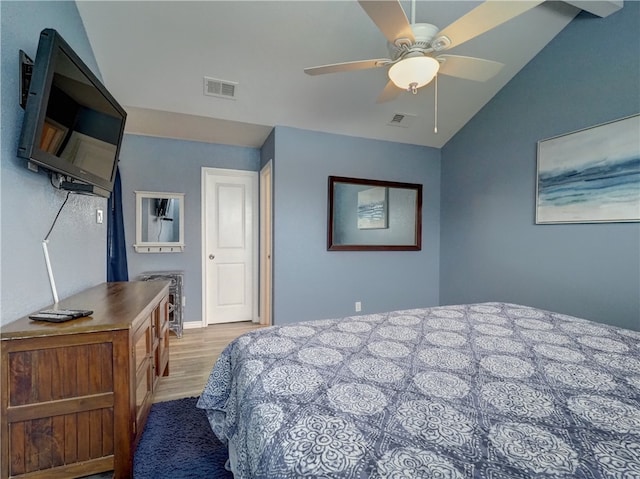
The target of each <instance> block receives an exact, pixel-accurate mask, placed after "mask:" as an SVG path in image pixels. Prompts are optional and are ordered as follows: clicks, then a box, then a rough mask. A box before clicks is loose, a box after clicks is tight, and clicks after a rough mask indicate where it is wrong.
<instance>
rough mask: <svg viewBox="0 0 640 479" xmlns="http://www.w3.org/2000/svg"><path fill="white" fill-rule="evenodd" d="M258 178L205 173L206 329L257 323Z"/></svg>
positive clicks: (233, 172) (235, 172)
mask: <svg viewBox="0 0 640 479" xmlns="http://www.w3.org/2000/svg"><path fill="white" fill-rule="evenodd" d="M257 185H258V173H257V172H255V171H239V170H224V169H219V168H203V169H202V187H203V191H202V201H203V205H202V215H203V217H202V220H203V228H202V231H203V234H204V238H203V242H202V243H203V265H204V266H203V282H202V284H203V294H202V298H203V323H204V325H207V324H215V323H228V322H232V321H255V320H257V301H256V297H257V291H258V289H257V287H258V280H257V278H258V276H257V245H258V238H257V233H258V226H257V223H258V195H257Z"/></svg>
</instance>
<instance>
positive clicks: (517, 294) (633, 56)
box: [440, 1, 640, 329]
mask: <svg viewBox="0 0 640 479" xmlns="http://www.w3.org/2000/svg"><path fill="white" fill-rule="evenodd" d="M639 31H640V3H638V2H628V1H627V2H625V4H624V8H623V9H622V10H621V11H619V12H617V13H615V14H613V15H611V16H610V17H607V18H604V19H600V18H596V17H592V16H590V15H587V14H580V15H579V16H578V17H576V19H575V20H574V21H573V22H571V23H570V24H569V25H568V26H567V27H566V28H565V29H564V30H563V31H562V32H560V34H559V35H558V36H557V37H556V38H555V39H554V40H553V41H552V42H551V43H550V44H549V45H548V46H547V47H546V48H545V49H544V50H543V51H542V52H541V53H540V54H539V55H537V56H536V57H535V58H534V59H533V60H532V61H531V62H530V63H529V64H528V65H527V66H526V67H525V68H524V69H523V70H522V71H521V72H520V73H519V74H518V75H517V76H516V77H515V78H514V79H513V80H512V81H511V82H509V83H508V84H507V85H506V86H505V87H504V88H503V89H502V90H501V91H500V92H499V93H498V95H497V96H496V97H495V98H494V99H493V100H492V101H491V102H490V103H489V104H488V105H487V106H486V107H485V108H484V109H483V110H482V111H481V112H480V113H478V114H477V115H476V116H475V117H474V118H473V119H472V120H471V121H470V122H469V123H468V124H467V125H466V126H465V127H464V129H463V130H462V131H460V132H459V133H458V134H457V135H456V136H455V137H454V138H453V139H452V140H451V141H449V142H448V143H447V145H446V146H445V147H444V148H443V149H442V212H441V233H442V237H441V243H442V249H441V263H440V271H441V275H440V300H441V303H442V304H451V303H465V302H474V301H490V300H500V301H511V302H517V303H522V304H527V305H531V306H536V307H541V308H546V309H551V310H555V311H560V312H564V313H568V314H573V315H577V316H581V317H585V318H588V319H593V320H596V321H600V322H605V323H610V324H615V325H620V326H625V327H629V328H632V329H640V224H638V223H630V224H566V225H535V224H534V213H535V181H536V142H537V141H538V140H541V139H545V138H549V137H553V136H556V135H560V134H563V133H568V132H571V131H575V130H578V129H581V128H586V127H590V126H593V125H597V124H600V123H603V122H607V121H611V120H614V119H617V118H621V117H625V116H628V115H632V114H635V113H638V111H640V90H639V86H640V64H639V61H640V40H639V37H638V32H639ZM639 141H640V140H639Z"/></svg>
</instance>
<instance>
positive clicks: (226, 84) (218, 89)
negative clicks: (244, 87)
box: [204, 77, 238, 100]
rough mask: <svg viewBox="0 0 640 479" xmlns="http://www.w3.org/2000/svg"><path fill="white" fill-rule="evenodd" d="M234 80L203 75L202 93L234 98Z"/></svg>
mask: <svg viewBox="0 0 640 479" xmlns="http://www.w3.org/2000/svg"><path fill="white" fill-rule="evenodd" d="M237 86H238V84H237V83H236V82H232V81H227V80H218V79H217V78H209V77H204V94H205V95H207V96H217V97H218V98H227V99H228V100H235V99H236V87H237Z"/></svg>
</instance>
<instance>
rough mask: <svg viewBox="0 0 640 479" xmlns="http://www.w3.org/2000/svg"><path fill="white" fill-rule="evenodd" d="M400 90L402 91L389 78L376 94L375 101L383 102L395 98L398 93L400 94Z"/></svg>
mask: <svg viewBox="0 0 640 479" xmlns="http://www.w3.org/2000/svg"><path fill="white" fill-rule="evenodd" d="M402 92H403V90H402V89H400V88H398V87H397V86H395V85H394V83H393V82H392V81H391V80H389V81H388V82H387V85H386V86H385V87H384V89H383V90H382V92H381V93H380V95H379V96H378V99H377V100H376V103H384V102H385V101H391V100H395V99H396V98H397V97H398V95H400V93H402Z"/></svg>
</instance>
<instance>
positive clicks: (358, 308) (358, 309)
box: [356, 301, 362, 313]
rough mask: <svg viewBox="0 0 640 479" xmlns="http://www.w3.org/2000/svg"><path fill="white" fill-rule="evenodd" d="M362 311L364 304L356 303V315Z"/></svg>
mask: <svg viewBox="0 0 640 479" xmlns="http://www.w3.org/2000/svg"><path fill="white" fill-rule="evenodd" d="M360 311H362V303H361V302H360V301H356V313H359V312H360Z"/></svg>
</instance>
